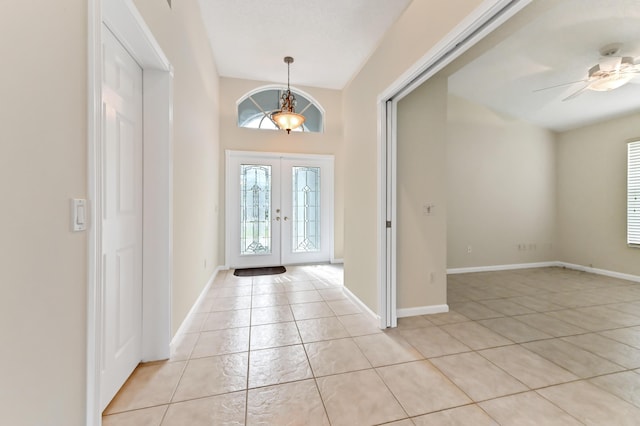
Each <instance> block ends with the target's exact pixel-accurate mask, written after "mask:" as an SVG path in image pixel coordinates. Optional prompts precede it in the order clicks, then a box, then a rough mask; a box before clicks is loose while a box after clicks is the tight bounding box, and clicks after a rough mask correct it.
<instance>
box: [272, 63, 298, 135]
mask: <svg viewBox="0 0 640 426" xmlns="http://www.w3.org/2000/svg"><path fill="white" fill-rule="evenodd" d="M284 62H285V63H286V64H287V91H286V92H284V93H283V94H282V97H281V98H280V110H279V111H275V112H274V113H273V114H271V119H272V120H273V121H274V123H276V125H277V126H278V127H279V128H280V129H282V130H286V131H287V134H289V133H291V131H292V130H293V129H296V128H298V127H300V126H302V124H303V123H304V120H305V118H304V116H303V115H301V114H297V113H296V110H295V108H296V97H295V95H294V94H293V93H291V87H290V86H289V77H290V68H289V67H290V65H291V64H292V63H293V58H292V57H291V56H285V58H284Z"/></svg>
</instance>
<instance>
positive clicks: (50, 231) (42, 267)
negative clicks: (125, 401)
mask: <svg viewBox="0 0 640 426" xmlns="http://www.w3.org/2000/svg"><path fill="white" fill-rule="evenodd" d="M5 6H7V7H4V8H3V11H2V13H0V27H1V28H2V37H0V55H1V57H2V63H3V64H4V65H3V70H2V79H0V99H1V100H0V176H1V178H0V196H1V197H2V208H1V209H0V336H2V343H1V347H2V349H0V360H1V362H0V424H3V425H45V424H46V425H80V424H82V423H83V417H84V394H85V392H84V388H85V373H84V370H85V365H86V363H85V346H86V339H85V330H86V294H87V293H86V290H85V288H86V272H87V270H86V251H87V238H86V233H73V232H71V231H70V230H69V226H70V219H69V199H70V198H73V197H85V196H86V190H87V185H86V183H87V178H86V176H87V174H86V163H87V160H86V155H87V148H86V147H87V137H86V132H87V125H86V123H87V120H86V105H87V91H86V84H87V78H86V75H87V68H86V60H87V59H86V58H87V56H86V39H87V35H86V21H87V6H86V2H85V1H81V0H68V1H66V2H65V4H64V6H62V5H61V4H60V3H59V2H33V1H26V2H18V3H15V4H12V5H11V7H8V5H5Z"/></svg>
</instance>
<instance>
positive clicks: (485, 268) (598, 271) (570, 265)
mask: <svg viewBox="0 0 640 426" xmlns="http://www.w3.org/2000/svg"><path fill="white" fill-rule="evenodd" d="M554 266H555V267H562V268H567V269H573V270H576V271H583V272H589V273H592V274H597V275H604V276H607V277H611V278H619V279H621V280H627V281H633V282H637V283H640V276H638V275H632V274H625V273H623V272H616V271H609V270H607V269H599V268H592V267H590V266H584V265H578V264H575V263H567V262H561V261H558V260H556V261H552V262H537V263H519V264H515V265H493V266H472V267H469V268H451V269H447V274H451V275H453V274H466V273H470V272H491V271H509V270H515V269H530V268H549V267H554ZM399 312H400V310H398V317H400V313H399ZM416 315H421V314H416Z"/></svg>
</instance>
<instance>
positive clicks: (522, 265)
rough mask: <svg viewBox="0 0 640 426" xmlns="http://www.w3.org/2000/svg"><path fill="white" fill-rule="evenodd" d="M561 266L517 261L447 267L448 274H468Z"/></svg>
mask: <svg viewBox="0 0 640 426" xmlns="http://www.w3.org/2000/svg"><path fill="white" fill-rule="evenodd" d="M552 266H559V265H558V262H556V261H551V262H535V263H516V264H512V265H491V266H471V267H468V268H451V269H447V274H467V273H470V272H492V271H510V270H512V269H530V268H549V267H552Z"/></svg>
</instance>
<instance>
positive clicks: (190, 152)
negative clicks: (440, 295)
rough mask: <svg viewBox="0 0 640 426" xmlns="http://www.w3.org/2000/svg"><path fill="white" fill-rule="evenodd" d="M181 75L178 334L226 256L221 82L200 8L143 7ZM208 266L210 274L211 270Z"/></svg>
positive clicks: (176, 183)
mask: <svg viewBox="0 0 640 426" xmlns="http://www.w3.org/2000/svg"><path fill="white" fill-rule="evenodd" d="M135 3H136V6H137V7H138V9H139V10H140V12H141V14H142V15H143V17H144V18H145V20H146V22H147V24H148V25H149V27H150V28H151V31H152V32H153V34H154V36H155V37H156V39H157V40H158V42H159V43H160V46H161V47H162V49H163V50H164V52H165V54H166V55H167V57H168V58H169V61H171V64H172V65H173V67H174V116H173V118H174V139H173V160H174V163H173V256H174V262H173V292H172V304H173V306H172V321H171V322H172V332H173V333H175V332H176V331H177V329H178V327H179V326H180V324H181V323H182V321H183V320H184V318H185V317H186V315H187V313H188V312H189V310H190V309H191V307H192V306H193V303H194V302H195V300H196V298H197V297H198V295H199V294H200V292H201V291H202V289H203V287H204V285H205V284H206V283H207V280H208V279H209V278H210V277H211V275H212V274H213V272H214V270H215V268H216V267H217V266H220V265H222V262H223V253H222V252H221V251H220V246H219V241H221V240H223V239H224V234H220V230H219V227H218V220H219V219H220V216H219V214H220V213H219V205H218V204H219V200H218V199H219V188H220V185H219V181H218V179H219V173H218V169H217V168H218V167H219V164H220V143H219V123H218V120H217V117H218V110H219V108H218V92H219V90H218V74H217V71H216V68H215V63H214V60H213V55H212V53H211V48H210V46H209V42H208V39H207V36H206V34H205V30H204V25H203V23H202V18H201V16H200V8H199V6H198V4H197V1H196V0H189V1H178V2H173V8H172V9H169V8H168V6H167V4H166V2H165V1H157V0H135ZM205 262H206V266H205Z"/></svg>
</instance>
